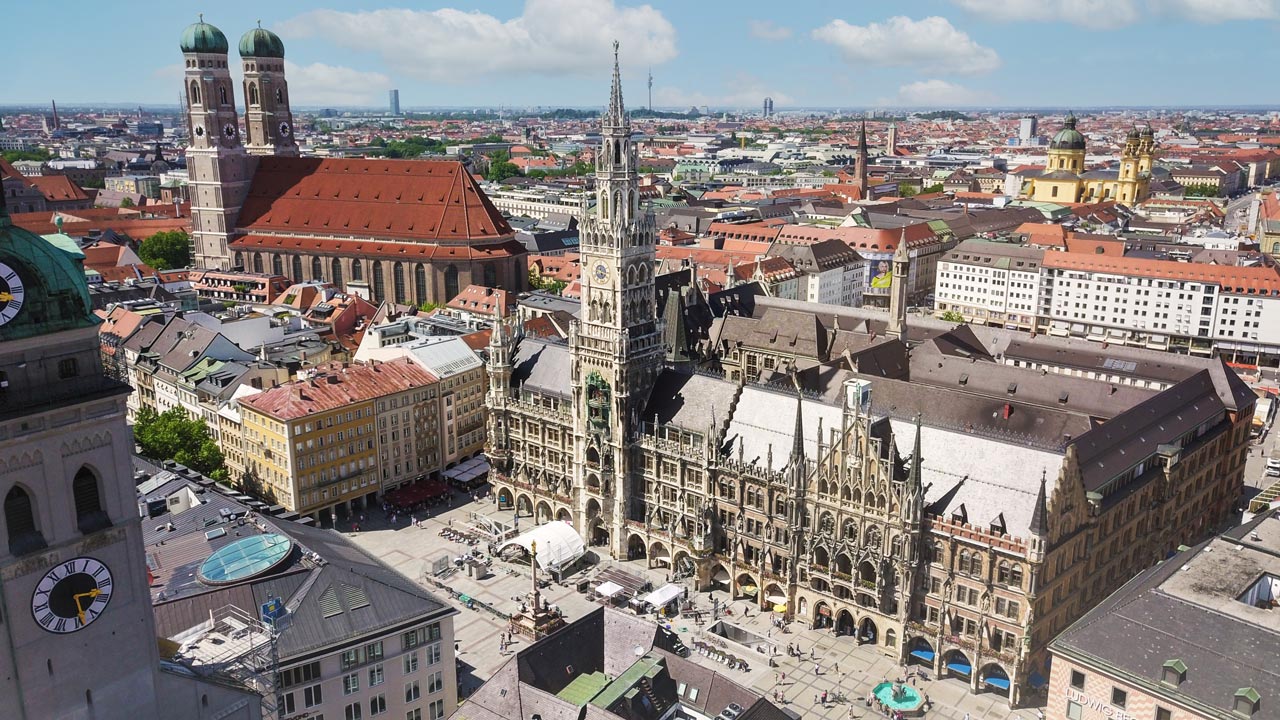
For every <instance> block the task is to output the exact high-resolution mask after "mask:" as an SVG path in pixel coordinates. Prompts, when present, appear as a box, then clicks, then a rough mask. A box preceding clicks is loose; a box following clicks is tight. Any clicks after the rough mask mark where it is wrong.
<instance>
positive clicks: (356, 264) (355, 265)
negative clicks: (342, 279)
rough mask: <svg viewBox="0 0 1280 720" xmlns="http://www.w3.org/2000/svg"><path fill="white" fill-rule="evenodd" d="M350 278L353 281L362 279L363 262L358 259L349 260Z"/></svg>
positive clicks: (361, 280)
mask: <svg viewBox="0 0 1280 720" xmlns="http://www.w3.org/2000/svg"><path fill="white" fill-rule="evenodd" d="M351 279H352V280H353V281H355V282H363V281H364V264H363V263H361V262H360V261H359V260H352V261H351Z"/></svg>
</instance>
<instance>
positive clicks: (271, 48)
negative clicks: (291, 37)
mask: <svg viewBox="0 0 1280 720" xmlns="http://www.w3.org/2000/svg"><path fill="white" fill-rule="evenodd" d="M240 57H242V58H250V57H255V58H283V57H284V42H283V41H281V40H280V36H279V35H276V34H275V33H273V32H271V31H270V30H267V29H265V28H263V27H262V26H261V25H259V26H258V27H256V28H254V29H252V30H250V31H249V32H247V33H245V34H244V35H241V36H240Z"/></svg>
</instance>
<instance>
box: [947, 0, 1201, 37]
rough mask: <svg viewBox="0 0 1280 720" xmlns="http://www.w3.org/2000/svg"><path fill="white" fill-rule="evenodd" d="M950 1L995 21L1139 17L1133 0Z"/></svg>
mask: <svg viewBox="0 0 1280 720" xmlns="http://www.w3.org/2000/svg"><path fill="white" fill-rule="evenodd" d="M1209 1H1210V2H1216V1H1217V0H1209ZM952 2H954V3H955V4H956V5H959V6H960V7H962V8H964V9H965V10H968V11H969V12H971V13H974V14H975V15H979V16H981V17H983V18H984V19H987V20H993V21H997V22H1066V23H1071V24H1072V25H1080V26H1083V27H1088V28H1094V29H1100V30H1101V29H1107V28H1117V27H1122V26H1124V25H1130V24H1132V23H1135V22H1137V21H1138V19H1139V11H1138V6H1137V0H952Z"/></svg>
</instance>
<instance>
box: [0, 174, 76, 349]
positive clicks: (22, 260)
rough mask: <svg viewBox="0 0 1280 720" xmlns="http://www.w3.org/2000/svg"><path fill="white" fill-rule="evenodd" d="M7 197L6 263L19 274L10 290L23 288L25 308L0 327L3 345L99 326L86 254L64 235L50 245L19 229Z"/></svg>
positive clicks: (2, 240)
mask: <svg viewBox="0 0 1280 720" xmlns="http://www.w3.org/2000/svg"><path fill="white" fill-rule="evenodd" d="M3 198H4V194H3V193H0V263H4V264H5V265H7V266H8V267H9V268H10V269H12V270H13V271H15V272H16V273H17V279H16V280H9V281H8V282H9V287H10V288H11V289H12V288H13V287H14V286H15V284H20V285H21V287H22V288H23V293H22V307H21V309H20V310H19V311H18V312H17V314H16V315H14V316H13V319H11V320H10V321H9V322H7V323H5V324H3V325H0V342H2V341H5V340H17V339H20V338H28V337H35V336H38V335H47V334H49V333H55V332H60V331H62V330H73V329H75V328H84V327H93V326H95V325H97V324H98V322H99V320H98V318H97V316H95V315H94V314H93V305H92V304H91V303H90V302H89V284H88V282H87V281H86V280H85V274H84V253H83V252H81V251H80V248H79V247H78V246H76V245H74V244H72V245H71V246H69V247H68V246H66V244H65V243H64V242H63V241H62V240H61V238H60V237H58V236H55V237H54V239H53V240H52V241H50V240H46V239H44V238H42V237H40V236H39V235H36V234H35V233H33V232H30V231H28V230H24V229H22V228H20V227H17V226H16V225H14V224H13V223H12V222H11V221H10V219H9V213H8V211H7V209H6V207H5V202H4V199H3ZM55 243H57V244H55ZM9 302H12V301H9Z"/></svg>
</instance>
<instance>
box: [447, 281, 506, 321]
mask: <svg viewBox="0 0 1280 720" xmlns="http://www.w3.org/2000/svg"><path fill="white" fill-rule="evenodd" d="M514 306H515V303H514V302H512V296H511V293H508V292H507V291H506V290H503V289H501V288H491V287H487V286H485V285H468V286H466V287H465V288H463V289H462V292H460V293H458V294H457V295H455V296H454V297H453V299H452V300H450V301H449V303H448V307H450V308H453V309H454V310H465V311H466V312H472V313H476V314H478V315H493V314H495V313H498V312H501V313H502V314H504V315H505V314H507V313H506V310H507V309H508V308H511V307H514Z"/></svg>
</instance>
